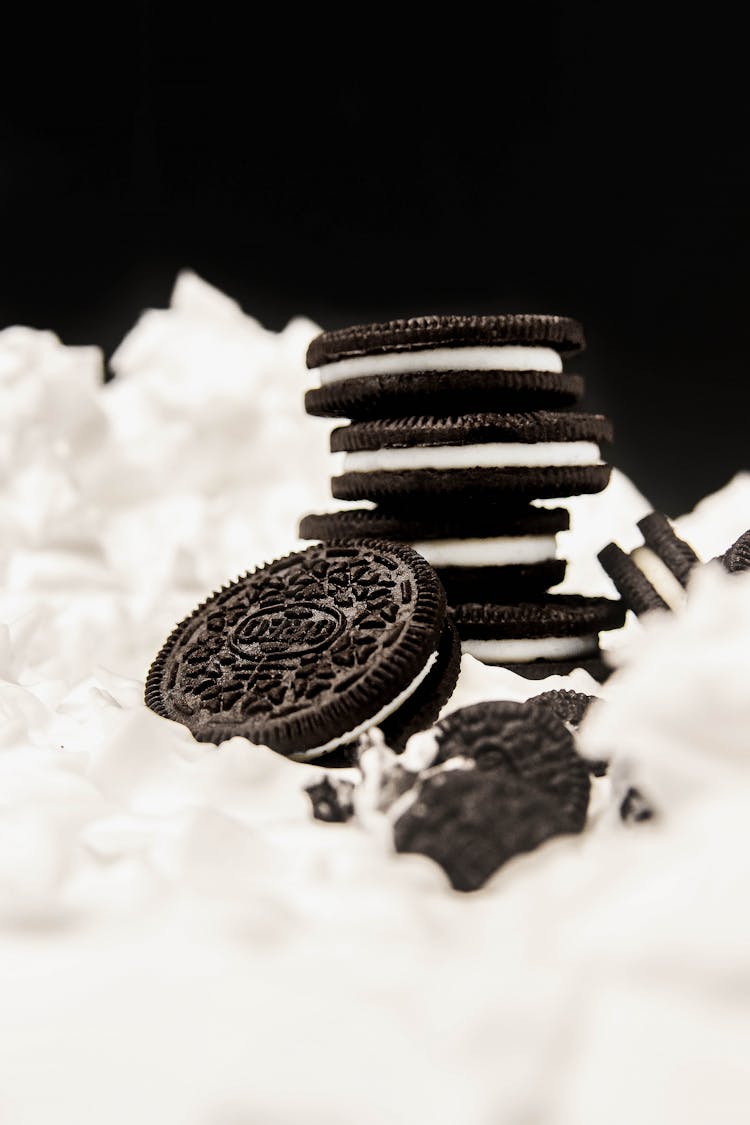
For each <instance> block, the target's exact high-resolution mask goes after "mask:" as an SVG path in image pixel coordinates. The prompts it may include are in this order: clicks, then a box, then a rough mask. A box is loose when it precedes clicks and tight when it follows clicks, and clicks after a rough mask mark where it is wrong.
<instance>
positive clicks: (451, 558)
mask: <svg viewBox="0 0 750 1125" xmlns="http://www.w3.org/2000/svg"><path fill="white" fill-rule="evenodd" d="M411 546H412V547H413V548H414V550H415V551H419V553H420V555H422V556H423V558H425V559H427V562H428V563H429V564H430V566H520V565H522V564H523V563H537V562H545V561H546V560H547V559H553V558H554V557H555V537H554V535H517V536H513V535H498V536H492V537H490V536H488V537H487V538H486V539H424V540H421V539H420V540H419V541H418V542H416V543H412V544H411Z"/></svg>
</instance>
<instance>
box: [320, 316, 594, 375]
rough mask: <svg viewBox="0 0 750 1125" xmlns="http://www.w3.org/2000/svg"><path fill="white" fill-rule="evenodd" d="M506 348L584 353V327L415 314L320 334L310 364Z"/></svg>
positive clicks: (530, 319) (559, 320)
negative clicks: (386, 355) (389, 354)
mask: <svg viewBox="0 0 750 1125" xmlns="http://www.w3.org/2000/svg"><path fill="white" fill-rule="evenodd" d="M503 346H517V347H547V348H550V349H554V350H555V351H556V352H558V353H561V354H567V353H571V352H577V351H581V350H582V349H583V348H584V347H585V339H584V335H583V328H582V327H581V325H580V324H579V323H578V322H577V321H575V320H572V319H571V318H570V317H565V316H548V315H543V314H540V315H536V314H520V315H519V314H506V315H498V316H417V317H411V318H409V319H407V320H390V321H386V322H383V323H379V324H358V325H353V326H351V327H349V328H339V329H335V330H333V331H330V332H322V333H321V334H320V335H319V336H316V337H315V339H314V340H313V341H312V343H311V344H310V346H309V348H308V350H307V366H308V367H320V366H321V365H322V364H329V363H337V362H341V361H343V360H347V359H352V358H355V357H358V356H375V355H382V354H383V353H387V352H413V351H425V350H430V349H436V348H454V349H455V348H466V347H503ZM500 368H502V365H500Z"/></svg>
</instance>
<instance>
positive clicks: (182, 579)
mask: <svg viewBox="0 0 750 1125" xmlns="http://www.w3.org/2000/svg"><path fill="white" fill-rule="evenodd" d="M314 331H315V329H314V326H312V325H311V324H309V322H301V321H297V322H294V323H293V324H292V325H290V326H289V328H287V329H286V330H285V331H284V332H283V333H281V334H279V335H275V334H273V333H270V332H266V331H264V330H263V329H262V328H261V327H260V325H258V324H257V322H255V321H253V320H252V319H251V318H250V317H247V316H245V315H244V314H243V313H242V312H241V310H240V309H239V308H238V307H237V306H236V305H235V304H234V303H233V302H231V301H229V300H228V299H227V298H226V297H224V296H223V295H222V294H220V293H217V292H216V291H215V290H212V289H211V288H210V287H209V286H207V285H205V284H203V283H201V282H200V281H199V279H197V278H195V277H194V276H191V275H183V276H182V277H181V278H180V280H179V282H178V285H177V286H176V288H175V293H174V295H173V298H172V304H171V307H170V308H169V309H166V310H159V311H153V312H149V313H147V314H146V315H145V316H144V317H143V318H142V319H141V321H140V322H139V324H138V325H137V327H136V328H135V329H134V331H133V333H131V335H130V336H129V337H128V339H127V340H126V341H125V343H124V345H123V346H122V347H121V349H120V350H119V351H118V353H117V355H116V356H115V367H116V369H117V374H118V380H119V382H118V381H115V382H114V383H112V384H108V385H103V384H102V382H101V371H102V360H101V355H100V354H99V353H98V352H96V350H95V349H76V348H66V347H63V346H62V345H61V344H60V342H59V341H58V340H56V339H55V337H54V336H52V335H51V334H49V333H42V332H36V331H33V330H31V329H17V328H14V329H8V330H6V331H4V332H2V333H0V417H2V419H3V426H2V437H1V439H0V470H1V472H0V482H1V483H0V997H1V998H2V1003H0V1060H1V1062H0V1119H1V1120H2V1123H3V1125H49V1122H50V1121H54V1122H55V1125H101V1123H106V1125H133V1122H136V1121H137V1122H144V1123H146V1122H152V1121H158V1122H159V1125H245V1123H246V1122H258V1123H262V1125H266V1123H268V1125H298V1123H299V1122H300V1121H305V1122H306V1123H309V1125H323V1123H325V1125H350V1123H351V1122H352V1121H355V1122H357V1125H382V1123H383V1122H385V1121H387V1122H388V1123H389V1125H414V1122H421V1121H425V1120H427V1121H429V1122H430V1125H455V1123H456V1122H457V1121H460V1122H461V1123H462V1125H488V1122H498V1121H502V1122H505V1121H508V1122H532V1121H533V1122H544V1125H601V1123H602V1122H606V1123H607V1125H632V1122H633V1121H639V1122H645V1123H646V1125H662V1123H663V1122H673V1121H674V1122H685V1123H691V1125H692V1123H693V1122H696V1123H701V1125H702V1123H703V1122H707V1121H709V1122H714V1121H718V1120H720V1121H721V1123H722V1125H745V1120H746V1117H747V1105H748V1102H749V1101H750V1076H749V1075H748V1068H747V1058H748V1053H749V1052H750V1012H749V1011H748V1005H747V1002H746V989H745V982H746V981H747V980H748V979H750V900H749V899H748V895H747V894H746V893H745V888H746V887H747V886H748V885H749V884H750V818H748V815H747V810H748V807H750V736H749V735H748V732H749V731H750V696H749V694H748V691H747V684H748V683H749V682H750V646H749V645H748V636H750V580H749V579H748V578H747V577H745V578H743V577H742V576H737V575H732V576H728V575H724V574H723V573H721V572H720V571H716V572H715V573H712V574H709V573H708V571H705V572H704V571H702V572H700V573H698V574H696V576H695V578H694V579H692V580H691V583H690V587H689V590H688V599H687V603H686V606H685V609H684V611H683V612H681V613H679V614H653V615H651V618H649V619H648V620H646V621H644V622H643V623H639V622H638V621H634V622H632V623H631V626H630V627H629V630H628V632H629V635H630V643H629V644H628V646H627V651H625V650H623V651H622V652H620V653H619V654H618V655H619V656H620V657H621V658H622V660H623V666H622V668H621V669H620V670H618V671H617V672H616V673H615V674H614V675H613V677H612V678H611V679H610V680H609V681H608V683H607V684H606V685H605V686H604V687H599V686H597V685H594V684H593V682H592V681H591V680H590V678H589V677H587V676H586V674H585V673H584V672H583V671H581V670H578V672H577V673H573V674H572V675H571V676H570V677H564V678H563V677H551V678H550V679H549V680H546V681H531V680H525V679H523V678H522V677H519V676H517V675H515V674H514V673H512V672H509V671H506V670H504V669H501V668H491V667H489V666H486V665H483V664H479V663H478V662H477V661H475V660H473V659H472V658H471V657H470V656H465V657H464V658H463V660H462V671H461V677H460V680H459V684H458V687H457V690H456V692H455V694H454V696H453V698H452V699H451V701H450V703H449V705H448V709H450V708H452V709H455V708H456V707H457V706H459V705H460V704H464V705H465V704H468V703H475V702H478V701H480V700H482V699H490V698H496V699H508V698H519V699H523V698H528V697H529V696H530V695H534V694H536V693H538V692H540V691H544V690H545V689H546V688H553V687H557V688H565V687H567V688H571V689H574V690H576V689H577V690H582V691H588V692H593V693H599V694H601V695H602V697H603V702H602V703H601V704H600V703H598V702H597V703H595V704H594V706H593V708H592V710H591V714H590V717H589V718H587V720H586V722H585V723H584V726H583V728H582V731H583V732H585V734H584V735H582V739H583V747H584V749H585V751H586V753H588V754H591V755H592V756H595V757H601V756H603V755H604V756H610V755H612V756H613V766H612V782H611V786H610V782H608V781H606V779H602V781H601V782H597V786H596V788H597V791H598V794H599V798H598V799H599V801H600V802H603V809H602V810H601V811H600V812H598V811H597V810H596V808H594V809H593V810H592V812H591V815H590V819H589V825H588V827H587V830H586V831H585V832H584V833H583V834H582V835H580V836H577V837H569V838H560V839H557V840H553V841H550V842H549V843H548V844H545V845H544V846H543V847H542V848H540V849H538V850H537V851H535V852H533V853H530V854H528V855H524V856H519V857H517V858H516V859H514V860H513V861H512V862H511V863H509V864H507V865H506V866H505V867H504V868H502V869H501V870H500V871H499V872H498V873H497V875H496V876H495V877H494V878H493V879H492V880H491V881H490V883H489V884H488V885H487V886H486V887H485V888H484V890H482V891H480V892H478V893H477V894H475V895H471V896H461V895H459V894H457V893H454V892H452V891H451V890H450V889H449V887H448V883H447V880H446V878H445V876H444V875H443V874H442V872H441V871H440V870H439V869H438V868H437V867H436V866H435V865H434V864H433V863H432V862H431V861H430V860H428V859H426V858H424V857H421V856H411V855H400V856H395V855H394V854H393V852H392V851H391V850H390V847H389V843H388V841H389V838H390V837H389V835H385V836H383V838H382V839H381V838H378V837H377V835H375V834H373V833H370V832H369V831H367V830H365V829H363V828H362V826H361V825H359V824H358V823H353V824H346V825H330V824H322V823H320V822H316V821H314V820H313V819H312V818H311V816H310V813H309V802H308V800H307V797H306V796H305V794H304V793H303V791H302V786H303V785H304V784H305V783H306V782H308V781H310V780H312V779H315V778H319V777H321V776H322V774H323V771H322V769H321V768H320V767H317V766H314V765H306V764H300V763H295V762H291V761H287V760H286V759H284V758H282V757H280V756H279V755H277V754H274V753H272V752H271V751H270V750H267V749H265V748H263V747H259V746H252V745H251V744H249V743H248V742H246V741H245V740H244V739H240V738H236V739H233V740H231V741H230V742H226V743H224V744H223V745H222V746H221V748H219V749H218V750H217V748H216V747H214V746H211V745H206V744H200V743H196V742H195V741H194V740H193V738H192V736H191V735H190V734H189V732H188V731H187V730H186V729H185V728H184V727H182V726H180V725H179V724H177V723H172V722H168V721H167V720H165V719H161V718H159V717H158V716H156V715H154V714H152V713H151V712H150V711H148V710H147V709H146V708H145V707H144V705H143V702H142V691H143V679H144V675H145V673H146V670H147V668H148V666H149V663H150V661H151V659H152V658H153V656H154V654H155V653H156V652H157V650H158V648H159V647H160V645H161V644H162V642H163V640H164V638H165V637H166V635H167V633H168V632H169V630H170V629H171V628H172V627H173V625H174V624H175V623H176V621H178V620H179V619H180V618H181V617H182V616H184V615H185V614H186V613H188V612H189V611H190V610H191V609H192V608H193V607H194V606H195V605H196V604H197V603H198V602H199V601H200V600H202V599H203V598H204V597H205V596H206V594H207V593H208V591H209V590H211V589H214V588H216V587H217V586H219V585H220V584H221V583H222V582H224V581H226V580H227V579H228V578H230V577H232V576H234V575H235V574H237V573H238V572H240V571H242V570H244V569H246V568H248V567H252V566H254V565H255V564H257V563H259V562H261V561H262V560H263V559H264V558H270V557H276V556H278V555H280V554H283V553H284V552H285V551H287V550H293V549H296V548H297V547H299V546H301V544H300V543H298V541H297V540H296V539H295V527H296V520H297V517H298V516H299V514H300V512H302V511H305V510H323V508H324V507H325V505H326V501H328V504H329V505H330V493H329V484H328V472H327V468H328V466H327V452H326V450H327V442H326V437H327V433H328V429H329V424H328V423H325V422H321V421H319V420H318V419H315V418H310V417H306V416H305V414H304V409H303V406H302V395H301V387H302V386H304V376H305V368H304V352H305V347H306V345H307V343H308V341H309V339H310V337H311V335H312V334H313V332H314ZM749 497H750V476H748V475H747V474H745V475H743V476H741V477H738V478H736V480H735V481H734V482H733V483H732V485H731V486H729V491H726V490H725V491H724V492H722V493H720V494H719V495H718V496H716V497H713V498H710V499H708V500H707V501H705V502H704V504H702V505H700V506H699V509H698V510H697V511H696V513H695V514H694V516H691V517H690V521H689V522H690V525H691V526H690V534H688V529H687V527H686V526H685V527H684V533H685V535H686V537H687V538H688V540H689V541H691V542H696V546H697V542H698V541H700V547H698V548H697V549H700V550H701V551H703V552H705V555H704V557H706V558H710V557H711V556H712V555H714V554H718V553H720V552H721V551H723V550H724V549H725V548H726V547H727V546H728V545H729V543H730V542H732V541H733V539H734V538H736V536H737V534H739V532H740V531H742V530H744V529H745V527H746V526H747V523H748V522H750V521H747V520H746V518H745V513H746V511H747V504H746V502H747V500H748V498H749ZM566 506H570V508H571V512H572V514H573V530H572V531H571V532H570V533H563V534H564V535H565V545H564V547H562V545H561V551H562V553H563V554H564V555H565V556H566V557H567V558H569V560H570V564H569V570H570V571H571V572H572V573H573V575H574V576H575V575H577V579H576V586H577V588H578V589H579V590H580V591H582V592H584V593H596V592H599V591H598V589H597V583H598V582H603V581H604V580H606V576H604V579H602V578H601V576H600V575H599V574H598V564H596V562H595V553H594V551H593V548H594V546H596V544H597V542H598V543H599V545H603V544H604V542H608V541H609V540H610V539H615V540H617V541H618V542H620V543H623V546H624V545H625V537H626V536H627V533H628V530H629V529H632V527H633V526H634V520H635V519H637V518H640V516H641V515H643V514H645V513H646V512H647V511H648V510H649V508H650V505H648V502H647V501H646V500H645V499H644V498H643V497H640V496H639V494H638V493H637V491H636V490H635V488H634V487H633V486H632V485H630V483H629V482H628V481H627V480H626V479H625V478H624V477H623V476H622V474H617V473H614V474H613V484H612V486H610V488H608V489H607V490H605V491H604V492H603V493H601V494H599V495H596V496H591V497H579V498H573V499H571V500H570V501H566ZM738 523H741V524H742V526H739V527H738V526H737V524H738ZM677 527H678V528H679V529H680V531H683V521H678V523H677ZM636 535H637V532H636ZM605 536H606V538H603V539H602V537H605ZM629 784H638V786H639V787H640V788H641V789H642V790H643V792H644V794H646V795H647V796H648V798H649V800H650V801H651V802H652V803H653V804H654V805H655V807H657V808H658V812H659V815H658V818H657V819H655V820H654V821H652V822H650V823H649V824H644V825H633V826H623V825H622V824H621V823H620V821H619V817H618V814H617V809H618V805H619V802H621V800H622V797H623V786H627V785H629ZM384 1075H387V1081H384V1080H383V1076H384Z"/></svg>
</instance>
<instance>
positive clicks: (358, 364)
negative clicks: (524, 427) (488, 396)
mask: <svg viewBox="0 0 750 1125" xmlns="http://www.w3.org/2000/svg"><path fill="white" fill-rule="evenodd" d="M562 369H563V365H562V359H561V358H560V355H559V353H558V352H556V351H555V349H554V348H540V347H525V346H519V345H516V344H504V345H502V346H499V347H487V346H484V347H473V348H426V349H425V350H424V351H414V352H385V353H384V354H383V355H358V356H354V357H353V358H352V359H340V360H338V361H337V362H335V363H324V364H322V365H321V366H320V367H315V368H313V369H312V374H313V375H317V377H318V379H319V380H320V385H321V386H322V387H325V386H327V385H328V383H339V382H342V381H343V380H344V379H356V378H358V377H359V376H360V375H388V374H393V375H406V374H408V373H409V372H410V371H554V372H559V371H562Z"/></svg>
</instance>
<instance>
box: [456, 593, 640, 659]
mask: <svg viewBox="0 0 750 1125" xmlns="http://www.w3.org/2000/svg"><path fill="white" fill-rule="evenodd" d="M451 614H452V616H453V620H454V622H455V624H456V627H457V629H458V632H459V635H460V637H461V645H462V648H463V651H464V652H465V653H468V654H469V655H470V656H474V657H476V659H478V660H481V661H482V662H483V663H485V664H494V665H499V666H500V667H503V668H508V669H510V670H511V671H513V672H516V673H517V674H518V675H520V676H525V677H526V678H528V679H542V678H544V677H546V676H556V675H557V676H565V675H568V674H569V673H570V672H572V671H573V670H574V669H575V668H583V669H584V670H585V671H587V672H588V673H589V674H590V675H591V676H593V677H594V679H596V680H599V681H602V680H604V679H606V678H607V676H608V675H609V671H610V670H609V668H608V667H607V665H606V663H605V662H604V660H603V658H602V654H601V650H600V648H599V634H600V633H601V632H604V631H608V630H610V629H619V628H620V627H621V626H622V625H623V623H624V621H625V608H624V606H623V605H622V603H621V602H619V601H614V600H612V599H610V598H587V597H583V596H581V595H577V594H547V595H546V596H545V597H543V598H540V599H539V600H538V601H535V602H521V603H519V604H510V605H497V604H488V603H484V604H482V603H466V604H463V605H457V606H453V607H452V608H451Z"/></svg>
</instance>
